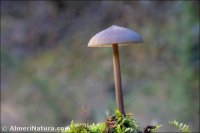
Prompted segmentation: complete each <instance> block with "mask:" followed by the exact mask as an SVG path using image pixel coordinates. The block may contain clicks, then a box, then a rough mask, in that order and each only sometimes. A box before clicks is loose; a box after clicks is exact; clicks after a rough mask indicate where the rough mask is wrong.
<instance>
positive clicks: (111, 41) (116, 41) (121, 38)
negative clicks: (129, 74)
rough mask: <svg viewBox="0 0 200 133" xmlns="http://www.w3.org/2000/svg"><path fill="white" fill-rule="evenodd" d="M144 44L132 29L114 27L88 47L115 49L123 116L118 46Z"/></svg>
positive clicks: (114, 63)
mask: <svg viewBox="0 0 200 133" xmlns="http://www.w3.org/2000/svg"><path fill="white" fill-rule="evenodd" d="M140 42H143V39H142V37H141V36H140V35H139V34H138V33H136V32H135V31H132V30H130V29H127V28H124V27H119V26H116V25H113V26H111V27H109V28H107V29H105V30H103V31H101V32H99V33H97V34H96V35H95V36H93V37H92V38H91V39H90V41H89V44H88V47H112V48H113V68H114V80H115V94H116V101H117V107H118V109H119V111H120V113H121V114H122V115H125V111H124V103H123V92H122V84H121V72H120V61H119V51H118V46H122V45H129V44H136V43H140Z"/></svg>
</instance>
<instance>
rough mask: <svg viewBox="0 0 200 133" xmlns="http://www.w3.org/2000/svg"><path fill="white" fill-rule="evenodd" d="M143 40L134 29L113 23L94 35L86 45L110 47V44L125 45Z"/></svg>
mask: <svg viewBox="0 0 200 133" xmlns="http://www.w3.org/2000/svg"><path fill="white" fill-rule="evenodd" d="M140 42H143V39H142V37H141V36H140V35H139V34H138V33H137V32H135V31H133V30H130V29H127V28H124V27H120V26H116V25H113V26H111V27H109V28H107V29H105V30H103V31H101V32H99V33H97V34H96V35H94V36H93V37H92V38H91V39H90V41H89V43H88V47H112V44H118V45H119V46H120V45H127V44H135V43H140Z"/></svg>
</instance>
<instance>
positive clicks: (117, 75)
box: [112, 44, 125, 115]
mask: <svg viewBox="0 0 200 133" xmlns="http://www.w3.org/2000/svg"><path fill="white" fill-rule="evenodd" d="M112 47H113V67H114V78H115V94H116V100H117V107H118V109H119V111H120V113H121V114H122V115H125V112H124V103H123V92H122V84H121V72H120V61H119V51H118V44H113V45H112Z"/></svg>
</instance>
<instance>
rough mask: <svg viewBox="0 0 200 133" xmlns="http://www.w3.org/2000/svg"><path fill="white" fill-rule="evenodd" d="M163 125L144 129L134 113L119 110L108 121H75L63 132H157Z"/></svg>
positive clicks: (186, 129)
mask: <svg viewBox="0 0 200 133" xmlns="http://www.w3.org/2000/svg"><path fill="white" fill-rule="evenodd" d="M170 124H172V125H174V126H175V127H176V128H177V129H179V130H180V131H181V132H182V133H189V126H188V125H186V124H183V123H180V124H179V123H178V122H177V121H172V122H170ZM161 126H162V125H157V126H151V125H148V126H147V127H146V128H144V130H143V131H142V130H141V128H140V127H139V124H138V123H137V122H136V121H135V120H134V119H133V118H132V114H127V115H126V116H123V115H122V114H121V113H120V112H119V111H118V110H116V111H115V114H114V115H113V116H111V117H109V118H107V119H106V121H104V122H101V123H97V124H94V123H93V124H91V125H88V124H87V123H85V124H75V123H74V122H73V121H72V122H71V124H70V125H69V126H68V127H67V128H66V129H65V130H63V131H61V132H62V133H155V131H156V130H157V129H158V128H160V127H161Z"/></svg>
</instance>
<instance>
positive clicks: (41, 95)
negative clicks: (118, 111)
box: [1, 0, 200, 132]
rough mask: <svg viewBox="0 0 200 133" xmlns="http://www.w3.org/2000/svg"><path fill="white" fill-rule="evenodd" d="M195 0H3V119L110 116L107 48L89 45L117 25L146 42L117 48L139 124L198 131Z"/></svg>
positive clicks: (48, 122)
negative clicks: (182, 125)
mask: <svg viewBox="0 0 200 133" xmlns="http://www.w3.org/2000/svg"><path fill="white" fill-rule="evenodd" d="M199 15H200V14H199V2H197V1H196V2H195V1H174V2H172V1H164V2H151V1H119V2H117V1H95V2H90V1H85V2H84V1H79V2H72V1H64V0H60V1H56V0H52V1H1V124H2V125H7V126H11V125H18V126H29V125H38V126H41V125H43V126H64V125H67V124H69V123H70V122H71V120H74V121H75V122H78V123H80V122H85V121H86V120H85V119H84V115H85V113H84V111H83V109H82V108H85V109H86V110H87V113H88V118H87V119H88V121H89V123H93V122H95V123H96V122H101V121H104V120H105V119H106V117H107V115H108V114H110V115H111V114H113V113H114V109H115V108H116V106H115V93H114V81H113V66H112V49H111V48H88V47H87V44H88V42H89V40H90V38H91V37H92V36H93V35H94V34H96V33H97V32H99V31H101V30H103V29H105V28H108V27H110V26H111V25H114V24H115V25H119V26H123V27H127V28H130V29H133V30H135V31H136V32H138V33H140V34H141V35H142V37H143V39H144V43H143V44H139V45H132V46H124V47H120V49H119V50H120V62H121V72H122V84H123V91H124V100H125V110H126V112H127V113H130V112H131V113H133V117H134V118H135V119H136V121H138V122H139V123H140V126H141V128H144V127H145V126H147V125H148V124H161V125H163V126H162V128H161V129H160V131H176V130H175V129H174V128H173V127H172V126H170V125H169V124H168V121H169V120H174V119H175V120H177V121H180V122H184V123H187V124H189V125H190V126H191V130H192V131H196V132H197V131H199V61H200V57H199V45H200V44H199Z"/></svg>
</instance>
